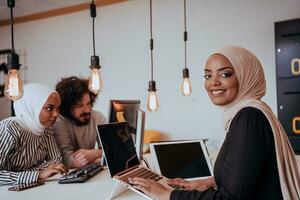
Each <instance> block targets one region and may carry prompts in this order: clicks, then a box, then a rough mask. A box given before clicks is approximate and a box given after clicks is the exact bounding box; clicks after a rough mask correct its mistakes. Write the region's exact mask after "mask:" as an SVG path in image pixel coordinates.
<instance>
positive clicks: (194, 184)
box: [168, 177, 216, 191]
mask: <svg viewBox="0 0 300 200" xmlns="http://www.w3.org/2000/svg"><path fill="white" fill-rule="evenodd" d="M168 183H169V184H172V185H178V186H180V187H182V188H183V189H186V190H198V191H204V190H207V189H209V188H215V187H216V183H215V179H214V177H209V178H206V179H201V180H194V181H187V180H184V179H182V178H175V179H170V180H169V181H168Z"/></svg>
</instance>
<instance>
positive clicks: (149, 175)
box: [120, 168, 163, 183]
mask: <svg viewBox="0 0 300 200" xmlns="http://www.w3.org/2000/svg"><path fill="white" fill-rule="evenodd" d="M134 177H141V178H145V179H150V180H154V181H159V180H160V179H162V178H163V177H162V176H159V175H158V174H156V173H154V172H152V171H150V170H149V169H147V168H139V169H137V170H135V171H132V172H130V173H128V174H126V175H125V176H123V177H121V178H120V180H121V181H123V182H126V183H129V181H128V178H134Z"/></svg>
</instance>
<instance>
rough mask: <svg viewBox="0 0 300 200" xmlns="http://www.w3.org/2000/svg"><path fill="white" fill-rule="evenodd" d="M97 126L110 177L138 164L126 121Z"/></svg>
mask: <svg viewBox="0 0 300 200" xmlns="http://www.w3.org/2000/svg"><path fill="white" fill-rule="evenodd" d="M97 128H98V132H99V136H100V140H101V144H102V148H103V151H104V155H105V159H106V163H107V166H108V169H109V172H110V175H111V177H113V176H114V175H116V174H117V173H119V172H122V171H124V170H125V169H128V168H130V167H133V166H135V165H139V164H140V162H139V160H138V157H137V154H136V150H135V147H134V143H133V140H132V137H131V134H130V129H129V126H128V122H117V123H110V124H102V125H99V126H98V127H97Z"/></svg>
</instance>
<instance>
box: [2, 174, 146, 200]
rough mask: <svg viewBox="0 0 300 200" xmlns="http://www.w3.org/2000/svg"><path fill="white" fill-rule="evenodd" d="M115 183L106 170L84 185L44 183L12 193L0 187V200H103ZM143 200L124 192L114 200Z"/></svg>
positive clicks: (143, 198)
mask: <svg viewBox="0 0 300 200" xmlns="http://www.w3.org/2000/svg"><path fill="white" fill-rule="evenodd" d="M114 184H115V181H113V180H112V179H111V178H110V176H109V173H108V170H107V169H106V170H104V171H102V172H100V173H99V174H98V175H96V176H95V177H93V178H91V179H89V180H88V181H86V182H85V183H76V184H74V183H73V184H58V183H57V181H49V182H46V183H45V185H41V186H38V187H35V188H31V189H28V190H24V191H20V192H13V191H8V190H7V188H9V187H10V186H0V199H1V200H77V199H80V200H104V199H109V198H108V197H109V195H110V194H111V192H112V189H113V187H114ZM125 199H126V200H128V199H132V200H145V199H146V198H145V197H143V196H141V195H139V194H138V193H135V192H133V191H130V190H128V191H126V192H125V193H123V194H121V195H120V196H118V197H117V198H116V200H125Z"/></svg>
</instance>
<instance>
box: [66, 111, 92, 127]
mask: <svg viewBox="0 0 300 200" xmlns="http://www.w3.org/2000/svg"><path fill="white" fill-rule="evenodd" d="M83 116H89V117H84V118H83V120H80V119H78V118H77V117H75V116H74V115H73V114H71V115H70V119H71V120H72V122H74V124H76V125H77V126H86V125H88V124H89V123H90V121H91V113H82V114H81V115H80V117H83Z"/></svg>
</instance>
